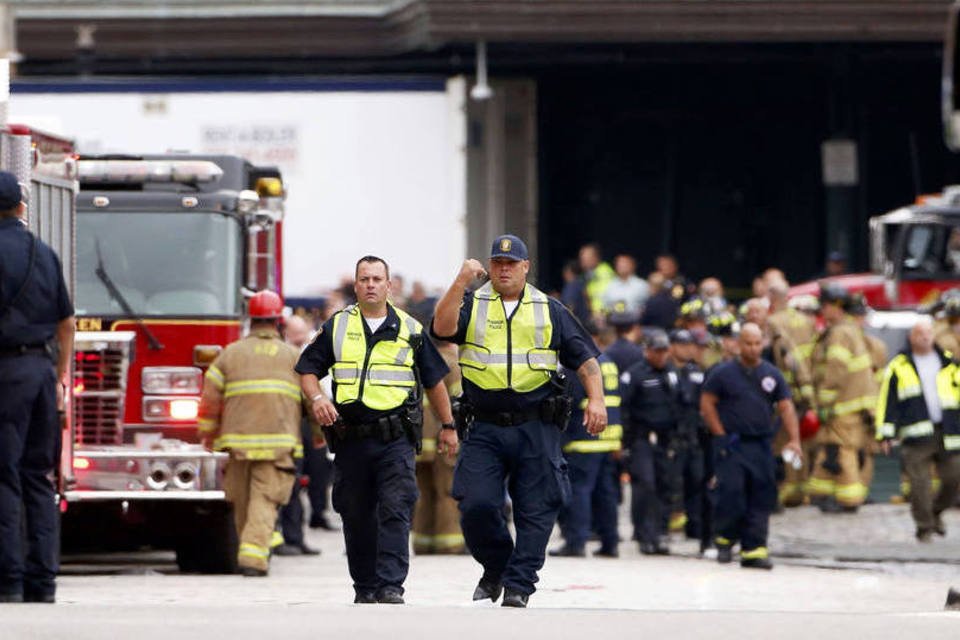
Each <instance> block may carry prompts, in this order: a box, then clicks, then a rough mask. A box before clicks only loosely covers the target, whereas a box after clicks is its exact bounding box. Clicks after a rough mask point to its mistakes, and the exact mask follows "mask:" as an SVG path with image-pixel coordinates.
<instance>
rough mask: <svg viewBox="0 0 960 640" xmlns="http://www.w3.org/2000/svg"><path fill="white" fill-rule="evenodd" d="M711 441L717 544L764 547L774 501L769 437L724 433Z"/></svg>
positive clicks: (773, 466)
mask: <svg viewBox="0 0 960 640" xmlns="http://www.w3.org/2000/svg"><path fill="white" fill-rule="evenodd" d="M718 440H720V441H718V442H715V443H714V446H715V447H716V456H715V462H714V464H715V471H716V478H717V482H716V486H715V488H714V489H713V492H714V494H715V508H714V518H713V519H714V527H715V533H716V535H717V542H718V543H725V544H732V543H734V542H736V541H737V540H739V541H740V549H741V552H743V551H752V550H754V549H761V548H766V546H767V533H768V531H769V526H770V513H771V512H772V511H773V509H774V507H775V506H776V503H777V480H776V463H775V461H774V458H773V450H772V448H771V443H770V439H769V438H762V437H761V438H744V437H742V436H736V435H733V436H727V437H726V438H725V440H726V442H725V443H724V442H723V440H724V438H721V439H718Z"/></svg>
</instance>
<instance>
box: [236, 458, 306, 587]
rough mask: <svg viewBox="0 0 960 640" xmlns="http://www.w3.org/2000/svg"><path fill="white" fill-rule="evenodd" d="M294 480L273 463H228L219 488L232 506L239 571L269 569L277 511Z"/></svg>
mask: <svg viewBox="0 0 960 640" xmlns="http://www.w3.org/2000/svg"><path fill="white" fill-rule="evenodd" d="M278 464H280V465H281V466H278ZM294 479H295V475H294V470H293V469H292V468H285V465H284V464H283V463H282V462H279V463H278V461H276V460H237V459H231V460H230V462H229V463H227V470H226V473H225V475H224V478H223V485H224V487H223V488H224V491H225V492H226V496H227V500H228V501H229V502H232V503H233V514H234V521H235V523H236V526H237V537H238V538H239V540H240V550H239V553H238V556H237V562H238V564H239V565H240V566H241V567H250V568H253V569H261V570H263V571H266V570H267V569H268V568H269V566H270V539H271V537H272V536H273V531H274V527H275V526H276V524H277V509H278V508H279V507H280V506H282V505H283V504H285V503H286V502H287V500H288V499H289V498H290V491H291V489H292V488H293V483H294Z"/></svg>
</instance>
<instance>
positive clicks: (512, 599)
mask: <svg viewBox="0 0 960 640" xmlns="http://www.w3.org/2000/svg"><path fill="white" fill-rule="evenodd" d="M528 600H530V596H528V595H527V594H525V593H520V592H519V591H514V590H513V589H507V590H506V591H504V593H503V602H501V603H500V606H501V607H514V608H515V609H523V608H525V607H526V606H527V601H528Z"/></svg>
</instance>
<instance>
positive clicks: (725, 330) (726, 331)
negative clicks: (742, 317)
mask: <svg viewBox="0 0 960 640" xmlns="http://www.w3.org/2000/svg"><path fill="white" fill-rule="evenodd" d="M707 330H708V331H709V333H710V335H711V336H713V340H711V342H710V345H709V346H708V347H707V348H706V351H705V352H704V354H703V362H702V363H701V366H703V368H704V369H707V370H709V369H710V367H712V366H714V365H715V364H718V363H720V362H726V361H727V360H733V359H735V358H736V357H737V355H738V354H739V352H740V351H739V349H740V348H739V346H738V344H737V335H738V334H739V333H740V323H739V322H737V318H736V317H735V316H734V315H733V314H732V313H730V312H729V311H724V312H723V313H718V314H716V315H714V316H710V318H709V320H707Z"/></svg>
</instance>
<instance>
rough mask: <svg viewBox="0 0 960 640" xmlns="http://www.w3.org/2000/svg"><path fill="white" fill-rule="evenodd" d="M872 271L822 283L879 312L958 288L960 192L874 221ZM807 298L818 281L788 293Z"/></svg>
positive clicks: (909, 306) (925, 200)
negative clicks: (853, 295) (859, 297)
mask: <svg viewBox="0 0 960 640" xmlns="http://www.w3.org/2000/svg"><path fill="white" fill-rule="evenodd" d="M870 266H871V271H870V272H869V273H857V274H850V275H843V276H836V277H833V278H827V279H825V280H824V281H825V282H836V283H838V284H840V285H842V286H843V287H844V288H846V289H847V290H848V291H851V292H862V293H863V294H864V296H866V298H867V302H868V303H869V304H870V306H871V307H873V308H874V309H881V310H913V309H916V308H918V307H921V306H925V305H929V304H931V303H933V302H935V301H936V300H937V298H939V296H940V294H941V293H943V292H944V291H946V290H948V289H952V288H954V287H960V187H948V188H947V189H945V190H944V192H943V193H942V194H936V195H932V196H923V197H921V198H918V199H917V202H916V204H913V205H911V206H907V207H901V208H900V209H896V210H894V211H891V212H889V213H886V214H883V215H880V216H876V217H874V218H872V219H871V220H870ZM808 293H809V294H814V295H816V294H817V293H819V282H806V283H803V284H800V285H797V286H796V287H793V288H792V289H791V295H801V294H808Z"/></svg>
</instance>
